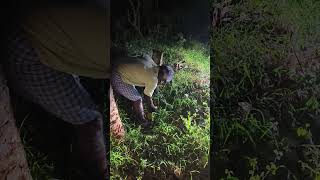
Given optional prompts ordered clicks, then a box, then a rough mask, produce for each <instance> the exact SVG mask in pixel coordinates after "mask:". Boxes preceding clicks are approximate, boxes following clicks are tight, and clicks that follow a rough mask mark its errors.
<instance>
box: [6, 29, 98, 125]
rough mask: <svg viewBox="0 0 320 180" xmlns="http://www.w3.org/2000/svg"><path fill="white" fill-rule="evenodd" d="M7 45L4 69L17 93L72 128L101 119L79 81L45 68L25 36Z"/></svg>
mask: <svg viewBox="0 0 320 180" xmlns="http://www.w3.org/2000/svg"><path fill="white" fill-rule="evenodd" d="M8 44H9V58H8V59H7V62H6V63H5V66H6V67H7V71H8V79H9V84H10V85H12V86H13V90H14V91H16V92H17V93H18V94H20V95H22V96H23V97H25V98H27V99H29V100H30V101H32V102H34V103H36V104H39V105H40V106H41V107H43V108H44V109H45V110H46V111H48V112H50V113H52V114H53V115H55V116H57V117H58V118H61V119H62V120H64V121H67V122H69V123H71V124H83V123H86V122H89V121H91V120H94V119H97V118H101V117H102V115H101V113H100V112H99V111H98V109H97V106H96V105H95V103H94V102H93V100H92V99H91V97H90V95H89V93H88V92H87V91H86V89H85V88H84V87H83V86H82V85H81V84H80V81H79V78H78V77H77V76H75V75H71V74H67V73H63V72H60V71H56V70H54V69H52V68H50V67H48V66H46V65H43V64H42V63H41V62H40V59H39V56H38V54H37V52H36V51H35V49H34V48H33V47H32V45H31V43H30V42H29V41H28V39H27V38H26V34H24V32H22V31H17V32H15V33H13V34H12V36H10V37H9V43H8Z"/></svg>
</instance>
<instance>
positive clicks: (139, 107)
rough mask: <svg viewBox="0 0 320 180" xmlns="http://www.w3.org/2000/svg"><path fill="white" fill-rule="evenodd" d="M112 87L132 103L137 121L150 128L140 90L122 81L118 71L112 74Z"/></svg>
mask: <svg viewBox="0 0 320 180" xmlns="http://www.w3.org/2000/svg"><path fill="white" fill-rule="evenodd" d="M111 85H112V87H113V88H114V89H115V90H116V91H117V93H119V94H121V95H122V96H124V97H125V98H127V99H129V100H130V101H131V102H132V106H133V111H134V114H135V117H136V119H137V121H138V122H139V123H142V125H143V126H144V127H147V126H149V125H150V122H149V121H147V120H146V118H145V113H144V109H143V102H142V97H141V95H140V94H139V92H138V90H137V89H136V88H135V87H134V86H133V85H130V84H126V83H124V82H123V81H122V79H121V76H120V75H119V73H117V72H116V71H113V72H112V74H111Z"/></svg>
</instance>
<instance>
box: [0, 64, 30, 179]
mask: <svg viewBox="0 0 320 180" xmlns="http://www.w3.org/2000/svg"><path fill="white" fill-rule="evenodd" d="M31 179H32V177H31V174H30V171H29V167H28V163H27V160H26V154H25V151H24V149H23V145H22V143H21V139H20V135H19V132H18V129H17V127H16V125H15V119H14V116H13V112H12V108H11V103H10V95H9V90H8V87H7V85H6V81H5V78H4V75H3V72H2V67H1V66H0V180H31Z"/></svg>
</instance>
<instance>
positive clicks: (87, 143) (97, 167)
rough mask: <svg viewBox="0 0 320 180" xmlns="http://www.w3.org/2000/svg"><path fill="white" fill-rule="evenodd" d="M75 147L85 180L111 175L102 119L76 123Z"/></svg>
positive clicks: (103, 178)
mask: <svg viewBox="0 0 320 180" xmlns="http://www.w3.org/2000/svg"><path fill="white" fill-rule="evenodd" d="M75 136H76V137H75V147H76V152H77V157H78V158H77V159H78V160H79V162H78V163H79V164H80V166H81V167H80V168H81V172H82V173H83V174H84V175H83V178H82V179H83V180H85V179H88V180H89V179H97V180H98V179H101V180H106V179H108V178H109V177H108V176H109V174H108V165H107V154H106V147H105V143H104V134H103V127H102V119H100V118H99V119H96V120H93V121H90V122H88V123H85V124H82V125H75Z"/></svg>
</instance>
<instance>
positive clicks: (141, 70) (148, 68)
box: [116, 57, 159, 97]
mask: <svg viewBox="0 0 320 180" xmlns="http://www.w3.org/2000/svg"><path fill="white" fill-rule="evenodd" d="M116 61H119V62H121V63H119V65H117V67H116V71H117V72H118V73H119V74H120V76H121V78H122V80H123V82H125V83H127V84H131V85H134V86H140V87H145V89H144V94H145V95H147V96H149V97H151V96H152V95H153V92H154V90H155V89H156V87H157V85H158V72H159V66H158V65H157V64H155V63H154V62H153V60H152V59H151V58H135V57H126V58H121V59H117V60H116Z"/></svg>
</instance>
